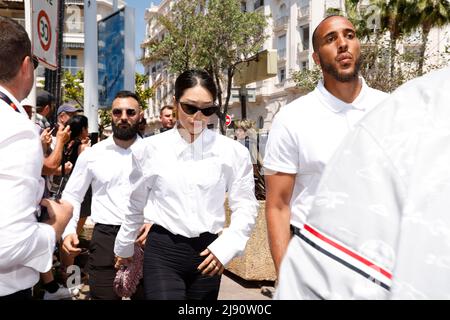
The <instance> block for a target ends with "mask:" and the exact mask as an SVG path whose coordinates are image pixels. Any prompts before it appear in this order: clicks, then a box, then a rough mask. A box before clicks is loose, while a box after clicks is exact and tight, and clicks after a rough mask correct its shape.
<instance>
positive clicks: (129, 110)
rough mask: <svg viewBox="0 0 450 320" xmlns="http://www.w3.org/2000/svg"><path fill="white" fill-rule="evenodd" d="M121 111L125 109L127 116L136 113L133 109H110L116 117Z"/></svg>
mask: <svg viewBox="0 0 450 320" xmlns="http://www.w3.org/2000/svg"><path fill="white" fill-rule="evenodd" d="M123 111H126V113H127V116H128V117H133V116H135V115H136V113H137V111H136V110H134V109H112V114H113V115H114V116H116V117H118V116H121V115H122V113H123Z"/></svg>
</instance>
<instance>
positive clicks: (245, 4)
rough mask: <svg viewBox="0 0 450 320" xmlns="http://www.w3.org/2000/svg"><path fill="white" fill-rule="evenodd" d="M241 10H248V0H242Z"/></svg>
mask: <svg viewBox="0 0 450 320" xmlns="http://www.w3.org/2000/svg"><path fill="white" fill-rule="evenodd" d="M241 11H242V12H247V2H246V1H241Z"/></svg>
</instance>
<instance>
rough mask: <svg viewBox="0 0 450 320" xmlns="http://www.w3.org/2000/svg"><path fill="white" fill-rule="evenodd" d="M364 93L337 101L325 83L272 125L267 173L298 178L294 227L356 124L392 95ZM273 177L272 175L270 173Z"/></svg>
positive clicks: (369, 90) (293, 200) (366, 89)
mask: <svg viewBox="0 0 450 320" xmlns="http://www.w3.org/2000/svg"><path fill="white" fill-rule="evenodd" d="M361 82H362V89H361V92H360V93H359V95H358V97H357V98H356V99H355V100H354V101H353V102H352V103H345V102H344V101H342V100H340V99H338V98H336V97H335V96H333V95H332V94H331V93H330V92H328V90H327V89H326V88H325V87H324V85H323V82H322V81H320V82H319V84H318V86H317V87H316V89H315V90H314V91H312V92H311V93H309V94H307V95H305V96H302V97H300V98H298V99H297V100H294V101H293V102H292V103H290V104H288V105H286V106H285V107H283V108H282V109H281V110H280V111H279V112H278V114H277V115H276V116H275V119H274V121H273V124H272V128H271V130H270V133H269V138H268V141H267V146H266V150H265V157H264V167H265V168H266V169H269V170H272V171H277V172H283V173H290V174H296V177H295V185H294V190H293V193H292V198H291V224H292V225H294V226H296V227H298V228H301V227H302V225H303V223H305V219H306V216H307V215H308V212H309V210H310V208H311V204H312V201H313V198H314V195H315V193H316V189H317V185H318V183H319V181H320V177H321V176H322V172H323V170H324V168H325V165H326V163H327V162H328V160H329V158H330V157H331V155H332V154H333V152H334V151H335V150H336V148H337V147H338V146H339V144H340V143H341V141H342V139H343V138H344V136H345V135H346V134H347V133H348V132H349V131H350V130H351V129H352V128H353V126H354V125H355V123H356V122H357V121H358V120H359V119H360V118H361V117H362V116H363V115H365V114H366V113H367V112H368V111H369V110H371V109H372V108H373V107H374V106H376V105H377V104H378V103H380V102H381V101H383V100H384V99H385V98H386V97H387V96H388V95H387V94H386V93H383V92H381V91H378V90H375V89H372V88H369V87H368V86H367V85H366V83H365V81H364V79H362V78H361ZM266 174H267V172H266Z"/></svg>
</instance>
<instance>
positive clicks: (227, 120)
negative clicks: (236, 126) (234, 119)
mask: <svg viewBox="0 0 450 320" xmlns="http://www.w3.org/2000/svg"><path fill="white" fill-rule="evenodd" d="M230 124H231V117H230V115H228V114H227V115H226V116H225V126H227V127H228V126H229V125H230Z"/></svg>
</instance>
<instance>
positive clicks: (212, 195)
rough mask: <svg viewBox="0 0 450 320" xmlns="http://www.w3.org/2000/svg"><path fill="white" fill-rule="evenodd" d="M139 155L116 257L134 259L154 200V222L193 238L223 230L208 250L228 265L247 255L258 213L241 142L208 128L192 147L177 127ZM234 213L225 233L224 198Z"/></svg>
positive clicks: (249, 165) (247, 158) (151, 140)
mask: <svg viewBox="0 0 450 320" xmlns="http://www.w3.org/2000/svg"><path fill="white" fill-rule="evenodd" d="M141 145H143V146H144V148H141V150H138V151H139V152H136V153H135V161H134V163H133V173H132V175H131V181H132V183H133V191H132V194H131V199H130V205H129V212H128V214H127V215H126V218H125V223H124V224H123V225H122V227H121V229H120V232H119V234H118V236H117V238H116V244H115V253H116V255H118V256H121V257H129V256H132V255H133V242H134V240H135V238H136V235H137V231H138V229H139V226H140V225H141V224H142V221H143V214H142V211H143V209H144V206H145V205H146V203H147V200H149V202H151V208H152V211H153V212H152V213H150V215H151V217H150V218H149V219H150V220H152V221H153V222H154V223H156V224H158V225H160V226H162V227H164V228H165V229H167V230H169V231H170V232H171V233H173V234H177V235H182V236H185V237H188V238H192V237H198V236H199V235H200V234H201V233H204V232H210V233H213V234H216V233H219V232H220V231H223V232H222V234H221V235H220V236H219V237H218V239H216V240H215V241H214V242H213V243H212V244H211V245H209V246H208V248H209V249H210V250H211V252H213V254H214V255H215V256H216V257H217V258H218V259H219V260H220V261H221V262H222V264H226V263H228V262H229V261H230V260H231V259H232V258H233V257H235V256H236V255H238V254H240V253H242V252H243V250H244V249H245V245H246V242H247V240H248V238H249V237H250V233H251V231H252V228H253V225H254V223H255V219H256V215H257V207H258V203H257V201H256V198H255V194H254V179H253V167H252V163H251V159H250V154H249V152H248V150H247V149H246V148H245V147H244V146H242V145H241V144H240V143H238V142H236V141H234V140H232V139H230V138H227V137H225V136H222V135H220V134H217V133H214V132H212V131H210V130H208V129H205V130H204V131H203V132H202V133H201V135H200V136H199V137H198V138H197V139H196V140H195V141H194V142H193V143H191V144H189V143H187V142H186V141H185V140H184V139H183V138H182V137H181V136H180V133H179V131H178V130H177V129H174V130H169V131H166V132H164V133H161V134H159V135H156V136H152V137H150V138H146V139H144V140H143V144H141ZM227 192H228V201H229V205H230V208H231V211H232V215H231V224H230V226H229V228H226V229H224V224H225V209H224V201H225V195H226V193H227Z"/></svg>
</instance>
